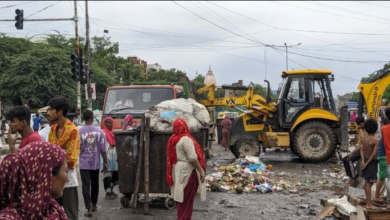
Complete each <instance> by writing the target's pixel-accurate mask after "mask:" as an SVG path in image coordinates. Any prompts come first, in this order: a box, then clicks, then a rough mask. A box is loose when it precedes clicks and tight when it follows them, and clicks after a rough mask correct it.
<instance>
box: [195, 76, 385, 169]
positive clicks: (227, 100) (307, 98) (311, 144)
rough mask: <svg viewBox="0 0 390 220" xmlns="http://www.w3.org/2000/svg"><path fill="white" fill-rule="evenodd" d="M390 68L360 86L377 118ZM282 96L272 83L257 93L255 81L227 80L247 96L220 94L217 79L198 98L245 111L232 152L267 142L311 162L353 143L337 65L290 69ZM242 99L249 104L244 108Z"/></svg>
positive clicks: (256, 149) (251, 152) (253, 152)
mask: <svg viewBox="0 0 390 220" xmlns="http://www.w3.org/2000/svg"><path fill="white" fill-rule="evenodd" d="M389 72H390V71H377V72H376V74H372V77H371V78H370V79H369V80H368V81H367V82H365V83H361V84H360V85H359V86H358V89H359V90H360V92H361V95H360V100H361V101H360V108H359V114H360V115H361V114H362V112H363V107H362V106H363V105H364V104H365V105H366V106H367V109H366V110H367V115H368V117H369V118H374V119H377V118H378V117H377V116H378V111H379V107H380V105H381V101H382V96H383V93H384V91H385V89H386V87H387V86H388V85H389V84H390V75H389ZM281 76H282V79H283V81H282V83H280V84H279V89H278V99H277V100H271V96H270V85H269V82H268V81H266V80H265V82H266V83H267V84H268V92H267V96H266V97H262V96H260V95H257V94H253V88H252V87H246V86H230V85H223V86H222V89H225V90H233V91H239V90H241V91H246V94H245V95H243V96H235V97H224V98H215V91H216V87H215V85H209V86H206V87H204V88H201V89H199V90H197V94H202V93H205V92H207V98H206V99H199V98H197V101H198V102H199V103H201V104H203V105H205V106H226V107H229V108H236V109H237V110H239V111H241V112H242V114H240V115H239V116H238V117H237V118H236V119H235V120H234V122H233V125H232V128H231V130H230V135H229V145H230V149H231V151H232V153H233V154H234V155H235V156H236V157H237V158H238V157H240V156H258V155H259V153H260V145H262V146H263V148H278V149H283V148H290V149H291V151H292V152H293V153H294V154H296V155H297V156H298V157H299V158H301V159H302V160H304V161H306V162H314V163H317V162H323V161H326V160H327V159H329V158H330V157H331V156H332V155H334V153H335V151H336V150H337V149H339V150H343V151H346V150H347V149H348V142H349V140H348V139H349V138H348V121H349V118H348V113H347V107H346V106H345V107H342V108H341V111H340V114H338V111H337V108H336V106H335V100H334V97H333V92H332V88H331V82H332V81H334V75H333V74H332V71H331V70H324V69H306V70H293V71H285V72H283V73H282V74H281ZM238 105H245V107H246V108H247V109H248V111H245V112H243V111H242V110H241V109H240V108H238V107H237V106H238Z"/></svg>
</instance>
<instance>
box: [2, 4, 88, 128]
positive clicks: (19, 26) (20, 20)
mask: <svg viewBox="0 0 390 220" xmlns="http://www.w3.org/2000/svg"><path fill="white" fill-rule="evenodd" d="M20 12H21V14H20ZM15 13H16V14H17V16H16V17H15V19H0V21H11V22H14V21H15V20H16V24H15V26H16V29H18V30H23V22H24V21H74V23H75V41H76V42H75V45H76V48H75V54H76V56H79V54H80V43H79V33H78V16H77V1H76V0H74V17H73V18H38V19H27V18H23V10H19V9H17V10H16V11H15ZM81 65H82V64H81ZM77 110H78V111H79V112H80V113H81V88H80V81H77ZM77 117H78V121H79V122H81V114H78V115H77Z"/></svg>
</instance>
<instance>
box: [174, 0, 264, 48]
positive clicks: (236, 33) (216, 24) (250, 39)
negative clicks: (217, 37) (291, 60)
mask: <svg viewBox="0 0 390 220" xmlns="http://www.w3.org/2000/svg"><path fill="white" fill-rule="evenodd" d="M172 2H173V3H174V4H176V5H178V6H179V7H181V8H183V9H184V10H186V11H188V12H190V13H191V14H193V15H195V16H196V17H198V18H200V19H202V20H204V21H206V22H208V23H210V24H212V25H214V26H216V27H219V28H220V29H222V30H225V31H227V32H229V33H232V34H234V35H237V36H239V37H242V38H245V39H247V40H249V41H253V42H256V43H260V44H262V45H263V46H265V45H266V44H264V43H262V42H260V41H256V40H253V39H250V38H247V37H245V36H243V35H241V34H237V33H235V32H234V31H231V30H229V29H226V28H224V27H222V26H220V25H218V24H216V23H214V22H212V21H209V20H207V19H205V18H204V17H202V16H200V15H198V14H196V13H194V12H193V11H191V10H189V9H187V8H186V7H184V6H182V5H180V4H179V3H177V2H175V1H172Z"/></svg>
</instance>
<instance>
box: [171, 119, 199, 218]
mask: <svg viewBox="0 0 390 220" xmlns="http://www.w3.org/2000/svg"><path fill="white" fill-rule="evenodd" d="M173 133H174V134H173V135H172V136H171V137H170V138H169V141H168V148H167V176H166V181H167V183H168V184H169V186H170V187H171V196H172V197H173V199H174V200H175V201H176V204H177V220H191V217H192V211H193V205H194V200H195V196H196V194H197V193H200V198H201V201H204V200H205V199H206V187H205V184H204V179H205V169H206V164H205V159H204V156H203V151H202V148H201V147H200V145H199V144H198V142H197V141H196V140H195V139H194V138H193V137H192V136H191V133H190V131H189V129H188V126H187V123H186V122H185V121H184V120H183V119H182V118H178V119H176V120H175V122H174V123H173Z"/></svg>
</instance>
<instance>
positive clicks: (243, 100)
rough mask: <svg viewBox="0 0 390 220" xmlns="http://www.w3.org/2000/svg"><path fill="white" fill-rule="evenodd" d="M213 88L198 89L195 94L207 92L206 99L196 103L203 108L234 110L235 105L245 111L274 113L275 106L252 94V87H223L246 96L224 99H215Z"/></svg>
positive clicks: (211, 86)
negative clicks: (242, 106) (244, 108)
mask: <svg viewBox="0 0 390 220" xmlns="http://www.w3.org/2000/svg"><path fill="white" fill-rule="evenodd" d="M215 88H216V87H215V85H213V84H211V85H208V86H205V87H203V88H200V89H198V90H197V91H196V93H197V94H202V93H204V92H207V99H198V100H197V101H198V102H199V103H201V104H202V105H204V106H226V107H229V108H235V107H236V106H237V105H244V106H245V107H246V108H247V109H250V110H252V109H254V110H255V111H261V112H263V113H264V114H268V112H275V111H276V105H275V104H273V103H267V100H266V99H264V98H263V97H262V96H260V95H257V94H253V87H246V86H227V85H223V86H222V89H227V90H234V91H235V90H243V91H246V94H245V95H243V96H235V97H224V98H215ZM254 106H258V107H254Z"/></svg>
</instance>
